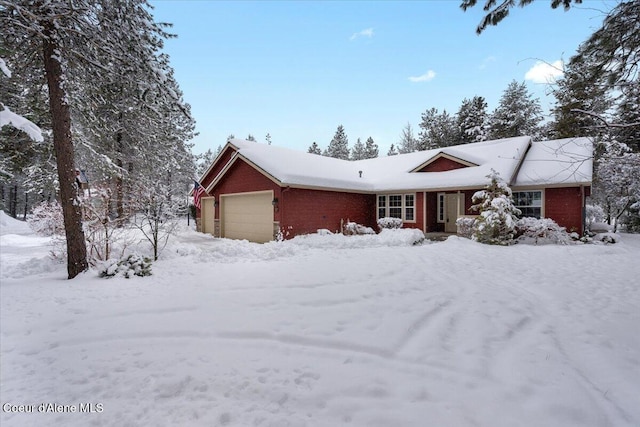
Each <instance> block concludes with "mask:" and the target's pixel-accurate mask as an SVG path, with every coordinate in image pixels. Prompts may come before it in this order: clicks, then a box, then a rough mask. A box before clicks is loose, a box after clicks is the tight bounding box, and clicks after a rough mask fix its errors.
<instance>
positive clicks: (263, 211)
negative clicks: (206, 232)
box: [220, 191, 273, 243]
mask: <svg viewBox="0 0 640 427" xmlns="http://www.w3.org/2000/svg"><path fill="white" fill-rule="evenodd" d="M220 199H221V205H222V206H221V207H222V211H221V218H220V220H221V222H222V237H227V238H229V239H247V240H249V241H250V242H258V243H264V242H268V241H270V240H273V205H272V204H271V201H272V200H273V192H272V191H267V192H259V193H249V194H236V195H228V196H227V195H222V196H221V197H220Z"/></svg>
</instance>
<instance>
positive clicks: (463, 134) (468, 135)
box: [457, 96, 489, 144]
mask: <svg viewBox="0 0 640 427" xmlns="http://www.w3.org/2000/svg"><path fill="white" fill-rule="evenodd" d="M488 121H489V117H488V114H487V102H486V101H485V99H484V98H483V97H481V96H474V97H473V98H472V99H466V98H465V99H464V100H463V101H462V105H460V109H459V110H458V114H457V124H458V132H459V140H460V142H462V143H465V144H466V143H470V142H480V141H485V140H486V139H487V128H488Z"/></svg>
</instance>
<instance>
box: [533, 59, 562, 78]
mask: <svg viewBox="0 0 640 427" xmlns="http://www.w3.org/2000/svg"><path fill="white" fill-rule="evenodd" d="M562 74H564V64H563V62H562V61H561V60H557V61H555V62H554V63H552V64H549V63H547V62H542V61H536V63H535V64H534V65H533V67H531V68H530V69H529V71H527V73H526V74H525V75H524V78H525V80H531V81H532V82H534V83H553V82H554V81H555V80H556V79H557V78H558V77H560V76H562Z"/></svg>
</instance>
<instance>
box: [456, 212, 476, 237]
mask: <svg viewBox="0 0 640 427" xmlns="http://www.w3.org/2000/svg"><path fill="white" fill-rule="evenodd" d="M456 225H457V226H458V236H460V237H466V238H467V239H471V237H472V236H473V232H474V230H475V225H476V219H475V218H472V217H468V216H461V217H460V218H458V219H457V220H456Z"/></svg>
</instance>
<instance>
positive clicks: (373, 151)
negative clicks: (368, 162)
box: [364, 137, 379, 159]
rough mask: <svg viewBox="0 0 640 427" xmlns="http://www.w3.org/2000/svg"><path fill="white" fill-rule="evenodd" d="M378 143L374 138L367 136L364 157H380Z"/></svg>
mask: <svg viewBox="0 0 640 427" xmlns="http://www.w3.org/2000/svg"><path fill="white" fill-rule="evenodd" d="M378 151H379V150H378V144H376V143H375V142H374V141H373V138H371V137H369V138H367V142H366V144H365V148H364V158H365V159H375V158H376V157H378Z"/></svg>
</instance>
